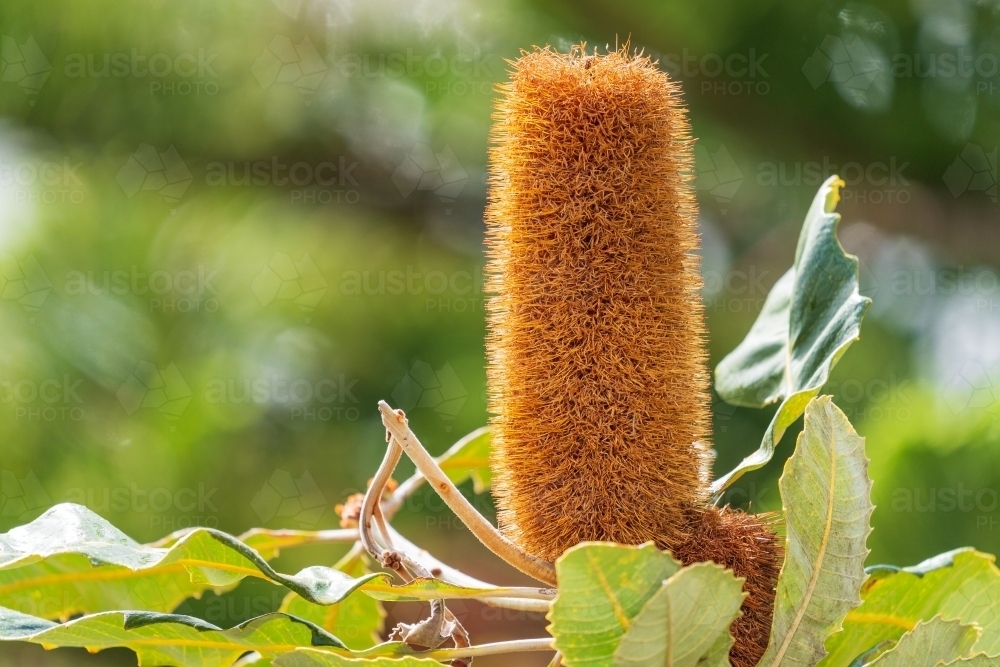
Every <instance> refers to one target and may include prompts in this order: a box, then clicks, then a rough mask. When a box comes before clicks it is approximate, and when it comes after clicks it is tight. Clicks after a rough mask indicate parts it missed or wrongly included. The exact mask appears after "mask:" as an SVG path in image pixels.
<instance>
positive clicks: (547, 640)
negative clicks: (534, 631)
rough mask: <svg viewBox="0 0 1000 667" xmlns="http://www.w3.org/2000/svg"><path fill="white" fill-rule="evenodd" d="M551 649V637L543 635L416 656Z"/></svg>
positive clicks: (441, 657)
mask: <svg viewBox="0 0 1000 667" xmlns="http://www.w3.org/2000/svg"><path fill="white" fill-rule="evenodd" d="M551 650H552V638H551V637H544V638H540V639H517V640H514V641H509V642H495V643H493V644H480V645H479V646H468V647H465V648H460V649H457V648H443V649H437V650H436V651H427V652H425V653H420V654H418V656H419V657H421V658H430V659H431V660H453V659H455V658H478V657H480V656H483V655H497V654H499V653H527V652H529V651H551Z"/></svg>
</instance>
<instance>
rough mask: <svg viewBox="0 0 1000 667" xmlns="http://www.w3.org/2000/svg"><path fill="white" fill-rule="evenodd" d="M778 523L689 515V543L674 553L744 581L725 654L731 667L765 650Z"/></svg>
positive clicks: (713, 510)
mask: <svg viewBox="0 0 1000 667" xmlns="http://www.w3.org/2000/svg"><path fill="white" fill-rule="evenodd" d="M777 519H778V517H777V516H776V515H772V514H747V513H746V512H743V511H741V510H733V509H730V508H729V507H723V508H721V509H720V508H718V507H708V508H706V509H705V510H704V511H703V512H699V513H698V514H697V515H695V516H694V517H692V525H691V531H690V537H689V539H688V541H687V542H686V543H685V544H682V545H679V546H677V547H674V548H673V549H672V551H673V553H674V556H675V557H677V558H678V559H679V560H680V561H681V562H682V563H684V564H685V565H690V564H691V563H699V562H702V561H714V562H716V563H718V564H719V565H722V566H724V567H727V568H729V569H730V570H732V571H733V572H734V573H735V574H736V576H738V577H743V578H744V579H745V580H746V581H745V582H744V583H743V591H744V592H745V593H746V594H747V596H746V598H745V599H744V601H743V606H742V608H741V612H742V614H741V615H740V617H739V618H737V619H736V620H735V621H734V622H733V625H732V627H731V628H730V632H731V633H732V635H733V639H734V640H735V643H734V644H733V648H732V649H731V650H730V652H729V659H730V661H731V662H732V664H733V667H754V665H756V664H757V663H758V662H759V661H760V659H761V656H763V655H764V651H765V650H766V649H767V642H768V639H769V638H770V634H771V617H772V615H773V612H774V595H775V583H776V582H777V580H778V573H779V571H780V570H781V563H782V562H783V560H784V548H783V546H782V544H781V541H780V540H779V538H778V536H777V535H776V534H775V533H774V530H773V529H774V526H775V523H776V522H777Z"/></svg>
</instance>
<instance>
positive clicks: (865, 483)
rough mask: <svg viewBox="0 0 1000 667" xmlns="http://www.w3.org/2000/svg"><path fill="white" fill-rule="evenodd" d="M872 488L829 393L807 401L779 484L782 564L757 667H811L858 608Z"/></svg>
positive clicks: (860, 444)
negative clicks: (802, 422)
mask: <svg viewBox="0 0 1000 667" xmlns="http://www.w3.org/2000/svg"><path fill="white" fill-rule="evenodd" d="M871 485H872V483H871V480H870V479H868V458H867V457H866V456H865V450H864V439H863V438H860V437H858V435H857V433H855V432H854V429H853V428H852V427H851V424H850V422H849V421H848V420H847V417H846V416H844V413H843V412H841V411H840V409H838V408H837V406H835V405H834V404H833V402H832V401H831V400H830V397H829V396H823V397H820V398H817V399H814V400H813V401H812V402H811V403H810V404H809V406H808V407H807V408H806V419H805V428H804V429H803V431H802V433H801V435H800V436H799V439H798V442H797V443H796V447H795V453H794V454H792V456H791V457H790V458H789V459H788V461H787V462H786V463H785V470H784V473H783V474H782V475H781V479H780V480H779V482H778V486H779V487H780V489H781V499H782V505H783V506H784V513H785V525H786V530H787V537H786V539H785V563H784V565H783V566H782V568H781V574H780V575H779V577H778V587H777V595H776V600H775V609H774V621H773V623H772V626H771V641H770V644H769V645H768V648H767V651H766V653H765V654H764V657H763V658H761V661H760V663H759V664H760V667H779V666H780V667H794V666H796V665H803V666H805V667H813V665H815V664H816V663H817V662H819V660H820V659H821V658H822V657H823V656H824V655H826V651H825V649H824V648H823V644H824V642H825V641H826V639H827V638H828V637H829V636H830V635H831V634H833V633H834V632H836V631H837V630H839V629H840V627H841V622H842V620H843V618H844V616H845V614H847V612H848V611H850V610H851V609H853V608H854V607H857V606H858V605H859V604H861V597H860V590H861V585H862V583H863V582H864V579H865V571H864V562H865V557H866V556H867V555H868V549H867V547H866V546H865V542H866V540H867V538H868V534H869V533H870V532H871V526H870V519H871V514H872V511H873V510H874V507H873V506H872V503H871ZM864 648H865V649H867V648H870V645H869V646H866V647H864ZM855 655H857V654H855Z"/></svg>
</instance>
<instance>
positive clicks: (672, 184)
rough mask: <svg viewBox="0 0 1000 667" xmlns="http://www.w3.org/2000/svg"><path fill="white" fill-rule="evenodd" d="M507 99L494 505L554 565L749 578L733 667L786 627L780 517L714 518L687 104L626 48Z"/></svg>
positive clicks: (499, 230)
mask: <svg viewBox="0 0 1000 667" xmlns="http://www.w3.org/2000/svg"><path fill="white" fill-rule="evenodd" d="M512 65H513V71H512V72H511V78H510V81H509V83H506V84H504V85H502V86H500V92H501V96H500V99H499V101H498V102H497V111H496V114H495V116H494V118H495V122H494V125H493V129H492V134H491V149H490V175H489V186H490V194H489V205H488V209H487V254H488V258H487V259H488V266H487V273H488V281H489V282H488V289H489V291H490V293H491V298H490V300H489V304H488V325H489V332H488V335H487V344H486V345H487V353H488V358H489V366H488V380H489V404H490V412H491V413H492V414H493V417H492V431H493V437H494V459H493V468H494V486H493V492H494V495H495V497H496V500H497V505H498V508H499V521H500V525H501V528H502V530H503V531H504V533H505V534H506V535H507V536H508V537H509V538H511V539H512V540H513V541H515V542H517V543H518V544H520V545H521V546H522V547H523V548H524V549H525V550H527V551H529V552H531V553H533V554H535V555H537V556H539V557H541V558H545V559H547V560H550V561H554V560H555V559H556V558H558V557H559V556H560V555H561V554H562V553H563V552H564V551H565V550H566V549H568V548H569V547H572V546H573V545H575V544H578V543H580V542H583V541H588V540H599V541H609V542H619V543H623V544H642V543H644V542H648V541H652V542H655V543H656V544H657V545H658V546H659V547H661V548H663V549H669V550H671V551H672V552H673V553H674V554H675V556H677V557H678V558H679V559H680V560H682V561H683V562H684V563H685V564H689V563H693V562H698V561H706V560H712V561H715V562H717V563H720V564H722V565H725V566H726V567H729V568H731V569H732V570H733V571H734V572H735V573H736V574H737V575H738V576H741V577H744V578H745V579H746V582H745V584H744V590H745V591H746V592H747V593H748V597H747V599H746V601H745V602H744V604H743V609H742V611H743V614H742V616H741V617H740V618H739V619H737V621H736V622H735V623H734V624H733V628H732V632H733V635H734V637H735V638H736V640H737V643H736V646H734V648H733V650H732V652H731V658H732V660H733V664H734V665H736V667H752V665H754V664H755V663H756V661H757V660H758V659H759V658H760V656H761V655H762V654H763V651H764V649H765V648H766V645H767V640H768V633H769V630H770V619H771V613H772V608H773V603H774V584H775V581H776V579H777V574H778V570H779V568H780V564H781V547H780V544H779V542H778V538H777V536H776V535H775V534H774V532H773V531H772V530H771V524H772V523H773V517H758V516H754V515H748V514H746V513H743V512H740V511H735V510H730V509H728V508H726V509H718V508H716V507H713V506H711V505H710V504H709V494H708V487H709V481H710V476H711V472H710V467H711V454H710V445H709V438H710V425H711V413H710V407H709V406H710V396H709V375H708V369H707V354H706V351H705V345H704V338H705V325H704V311H703V305H702V298H701V279H700V274H699V266H698V260H697V257H696V256H695V255H694V251H695V250H696V249H697V247H698V229H697V204H696V201H695V197H694V192H693V184H692V177H693V176H692V167H693V158H692V140H691V136H690V128H689V125H688V119H687V111H686V109H685V107H684V104H683V101H682V99H681V91H680V89H679V87H678V86H677V84H675V83H674V82H672V81H671V80H670V79H669V78H668V77H667V75H666V74H664V73H663V72H661V71H660V70H659V69H657V67H656V65H655V64H654V63H653V62H651V61H650V60H649V59H648V58H645V57H642V56H639V55H634V54H630V53H629V52H628V50H627V49H622V50H618V51H612V52H610V53H607V54H605V55H596V54H595V55H588V54H587V53H586V52H585V51H584V49H583V47H577V48H574V49H573V50H571V51H570V53H568V54H561V53H556V52H554V51H552V50H550V49H536V50H535V51H533V52H531V53H525V54H523V55H522V57H521V58H520V59H518V60H517V61H515V62H514V63H512Z"/></svg>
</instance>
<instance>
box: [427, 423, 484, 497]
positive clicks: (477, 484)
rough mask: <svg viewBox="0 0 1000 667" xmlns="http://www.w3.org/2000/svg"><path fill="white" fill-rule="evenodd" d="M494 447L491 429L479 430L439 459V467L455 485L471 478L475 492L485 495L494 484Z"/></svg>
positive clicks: (464, 438) (463, 439)
mask: <svg viewBox="0 0 1000 667" xmlns="http://www.w3.org/2000/svg"><path fill="white" fill-rule="evenodd" d="M492 445H493V440H492V438H491V437H490V431H489V427H487V426H483V427H482V428H477V429H476V430H475V431H473V432H472V433H469V434H468V435H466V436H464V437H463V438H462V439H460V440H459V441H458V442H456V443H455V444H454V445H452V446H451V448H449V449H448V451H447V452H445V453H444V454H442V455H441V456H440V457H438V459H437V461H438V465H440V466H441V469H442V470H443V471H444V473H445V474H446V475H448V479H450V480H451V481H452V482H454V483H455V484H461V483H462V482H464V481H465V480H467V479H469V478H471V479H472V485H473V489H474V490H475V492H476V493H485V492H486V491H489V489H490V486H492V484H493V469H492V468H490V452H491V449H492Z"/></svg>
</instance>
